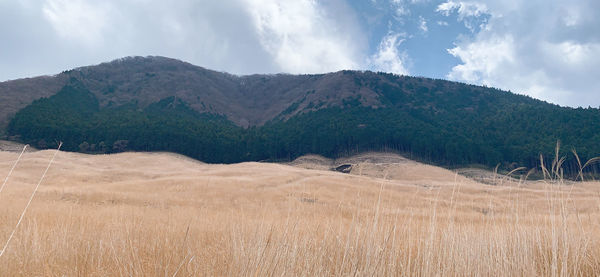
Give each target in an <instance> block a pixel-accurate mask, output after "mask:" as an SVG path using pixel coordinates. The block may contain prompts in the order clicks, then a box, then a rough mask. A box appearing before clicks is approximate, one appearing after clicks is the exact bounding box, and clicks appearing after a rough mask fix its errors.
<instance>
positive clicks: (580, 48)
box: [438, 0, 600, 107]
mask: <svg viewBox="0 0 600 277" xmlns="http://www.w3.org/2000/svg"><path fill="white" fill-rule="evenodd" d="M444 4H446V5H444ZM444 4H442V5H440V6H438V10H439V11H441V12H445V11H448V10H452V9H457V8H456V7H458V6H457V5H459V4H457V2H452V1H449V2H446V3H444ZM470 4H474V5H476V6H477V5H479V7H487V12H488V13H489V15H490V18H489V21H488V22H487V23H485V25H484V26H483V28H481V29H480V30H479V31H478V32H476V33H475V34H474V35H472V36H463V37H461V39H459V40H458V41H457V42H456V43H455V47H454V48H452V49H449V50H448V52H449V53H450V54H451V55H453V56H454V57H456V58H457V59H459V60H460V63H459V64H458V65H456V66H455V67H454V68H452V70H451V72H449V74H448V77H449V78H450V79H453V80H458V81H467V82H471V83H476V84H486V85H488V86H494V87H499V88H503V89H510V90H512V91H514V92H517V93H524V94H528V95H531V96H533V97H536V98H540V99H543V100H547V101H550V102H553V103H560V104H562V105H570V106H586V107H587V106H588V105H592V106H595V107H598V106H600V96H599V92H598V89H597V88H598V87H600V78H598V76H599V74H600V72H599V68H600V33H599V32H598V27H597V26H600V20H599V19H598V16H597V14H596V12H595V11H598V10H600V2H598V1H592V0H587V1H585V0H584V1H578V2H577V3H575V2H573V3H570V2H569V3H566V2H561V1H541V0H535V1H533V0H513V1H492V0H489V1H487V0H485V1H484V0H482V1H477V2H475V1H471V2H470ZM458 10H460V8H458ZM464 14H465V16H475V15H476V14H477V13H476V12H464Z"/></svg>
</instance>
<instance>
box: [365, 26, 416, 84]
mask: <svg viewBox="0 0 600 277" xmlns="http://www.w3.org/2000/svg"><path fill="white" fill-rule="evenodd" d="M402 42H403V40H402V39H401V38H400V34H388V35H387V36H385V37H384V38H383V39H382V40H381V43H380V44H379V47H378V49H377V53H375V54H373V55H372V56H371V57H370V58H369V61H368V63H369V64H370V65H371V68H372V69H373V70H376V71H384V72H391V73H395V74H400V75H407V74H408V73H409V72H408V70H407V69H406V64H407V63H408V55H407V54H406V52H403V51H400V50H399V47H400V44H401V43H402Z"/></svg>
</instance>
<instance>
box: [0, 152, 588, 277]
mask: <svg viewBox="0 0 600 277" xmlns="http://www.w3.org/2000/svg"><path fill="white" fill-rule="evenodd" d="M53 154H54V151H51V150H46V151H36V152H28V153H25V154H24V155H23V157H22V158H21V160H20V161H19V163H18V165H17V166H16V168H15V169H14V171H13V173H12V174H11V176H10V178H9V179H8V182H7V183H6V186H5V188H4V189H3V191H2V192H1V193H0V243H1V244H2V245H4V243H5V242H6V241H7V239H8V237H9V236H10V234H11V232H12V231H13V229H14V228H15V224H16V223H17V221H18V219H19V217H20V215H21V213H22V211H23V209H24V208H25V205H26V204H27V201H28V199H29V197H30V195H31V193H32V192H33V190H34V189H35V186H36V184H37V183H38V181H39V180H40V177H41V175H42V174H43V172H44V169H45V168H46V167H47V165H48V161H49V160H50V159H51V157H52V155H53ZM18 155H19V153H14V152H0V177H1V178H0V181H1V180H4V177H5V176H6V175H7V174H8V172H9V171H10V169H11V167H12V165H13V164H14V162H15V161H16V159H17V157H18ZM374 155H375V154H374ZM319 159H320V158H319V157H313V158H307V159H305V160H300V161H297V162H296V163H293V164H287V165H286V164H273V163H241V164H232V165H215V164H212V165H211V164H204V163H200V162H197V161H194V160H191V159H187V158H185V157H182V156H178V155H174V154H168V153H122V154H114V155H96V156H93V155H83V154H76V153H68V152H59V153H58V155H57V156H56V159H55V161H54V163H53V164H52V166H51V167H50V169H49V171H48V173H47V175H46V176H45V178H44V179H43V181H42V183H41V185H40V187H39V190H38V191H37V193H36V195H35V197H34V199H33V201H32V203H31V205H30V206H29V208H28V210H27V212H26V214H25V215H24V218H23V221H22V223H21V225H20V226H19V227H18V228H17V229H16V231H15V235H14V237H13V239H12V241H11V242H10V244H9V245H8V247H7V248H6V251H5V252H4V253H3V255H2V256H1V257H0V275H1V276H598V275H600V183H598V182H578V183H565V182H558V183H556V182H550V181H526V182H520V181H516V180H513V179H510V178H504V177H502V178H498V179H497V180H496V185H488V184H482V183H479V182H476V181H474V180H472V179H468V178H466V177H463V176H461V175H458V174H456V173H455V172H453V171H450V170H446V169H442V168H438V167H434V166H430V165H424V164H420V163H417V162H413V161H408V160H404V161H401V162H394V163H391V162H388V163H385V162H384V163H381V162H369V161H363V162H358V163H357V166H356V167H354V168H353V169H352V172H351V174H343V173H338V172H333V171H329V170H323V169H324V168H321V167H322V166H320V165H319V163H318V161H319Z"/></svg>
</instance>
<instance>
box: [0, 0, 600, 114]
mask: <svg viewBox="0 0 600 277" xmlns="http://www.w3.org/2000/svg"><path fill="white" fill-rule="evenodd" d="M599 11H600V2H598V1H595V0H577V1H558V0H550V1H541V0H508V1H492V0H472V1H454V0H452V1H446V0H443V1H434V0H327V1H318V0H223V1H212V0H180V1H158V0H104V1H93V0H19V1H13V0H0V36H1V37H2V43H0V60H1V62H0V81H3V80H8V79H16V78H23V77H32V76H37V75H46V74H56V73H59V72H60V71H62V70H66V69H71V68H74V67H78V66H85V65H91V64H97V63H101V62H105V61H110V60H113V59H117V58H120V57H124V56H132V55H140V56H146V55H161V56H167V57H172V58H177V59H181V60H184V61H187V62H190V63H193V64H196V65H199V66H203V67H206V68H211V69H215V70H221V71H227V72H231V73H236V74H250V73H279V72H287V73H320V72H330V71H337V70H341V69H359V70H377V71H387V72H393V73H396V74H408V75H419V76H426V77H434V78H446V79H452V80H457V81H464V82H468V83H474V84H485V85H488V86H494V87H498V88H501V89H507V90H512V91H513V92H517V93H520V94H528V95H531V96H534V97H536V98H540V99H543V100H547V101H550V102H553V103H558V104H561V105H570V106H585V107H587V106H588V105H591V106H594V107H598V106H600V91H598V89H597V88H598V87H600V78H599V77H598V76H600V70H599V69H598V68H600V29H599V28H600V27H598V26H600V19H599V18H600V17H599V15H600V14H599V13H600V12H599Z"/></svg>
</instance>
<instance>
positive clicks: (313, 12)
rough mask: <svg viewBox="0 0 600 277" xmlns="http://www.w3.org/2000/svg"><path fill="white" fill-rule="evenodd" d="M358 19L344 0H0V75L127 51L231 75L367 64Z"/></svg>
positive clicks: (50, 69)
mask: <svg viewBox="0 0 600 277" xmlns="http://www.w3.org/2000/svg"><path fill="white" fill-rule="evenodd" d="M354 16H355V12H354V11H353V10H352V9H350V8H349V6H348V5H347V4H346V2H345V0H328V1H323V2H319V1H314V0H279V1H276V0H224V1H212V0H180V1H160V0H104V1H94V0H20V1H2V0H0V23H2V24H0V34H2V36H3V43H2V44H0V47H1V49H0V50H1V51H0V60H2V61H3V63H2V64H0V81H1V80H6V79H13V78H20V77H26V76H34V75H40V74H55V73H58V72H60V71H62V70H66V69H70V68H74V67H78V66H83V65H89V64H96V63H100V62H104V61H110V60H112V59H115V58H119V57H123V56H129V55H141V56H145V55H162V56H168V57H172V58H176V59H181V60H184V61H187V62H191V63H193V64H197V65H200V66H203V67H207V68H211V69H215V70H222V71H228V72H231V73H236V74H251V73H278V72H289V73H314V72H326V71H335V70H340V69H356V68H363V67H364V66H365V62H364V61H365V59H366V57H367V56H368V54H367V53H366V49H367V47H368V43H367V41H366V39H367V36H366V35H365V34H364V33H363V31H362V29H361V28H362V27H361V26H360V25H359V23H358V20H356V18H354ZM9 62H10V63H9Z"/></svg>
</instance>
